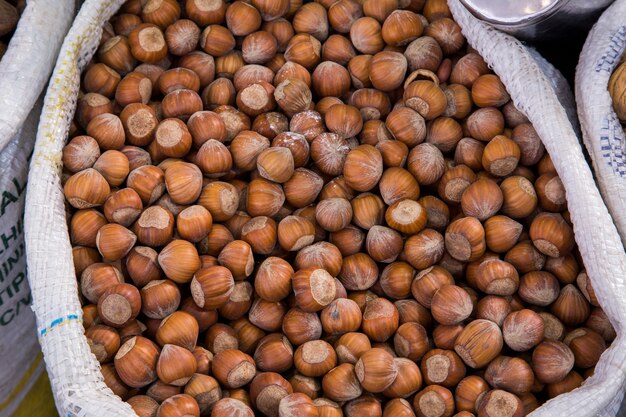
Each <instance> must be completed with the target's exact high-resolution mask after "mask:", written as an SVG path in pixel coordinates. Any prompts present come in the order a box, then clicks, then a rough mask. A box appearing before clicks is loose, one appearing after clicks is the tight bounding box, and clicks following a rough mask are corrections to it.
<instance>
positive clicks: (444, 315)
mask: <svg viewBox="0 0 626 417" xmlns="http://www.w3.org/2000/svg"><path fill="white" fill-rule="evenodd" d="M430 308H431V313H432V315H433V318H434V319H435V320H437V322H439V323H440V324H444V325H452V324H457V323H461V322H462V321H464V320H465V319H466V318H468V317H469V316H470V314H472V310H473V305H472V300H471V299H470V296H469V294H468V293H467V291H465V290H464V289H463V288H461V287H458V286H456V285H451V284H445V285H443V286H441V287H440V288H439V289H438V290H437V292H435V294H434V295H433V297H432V300H431V306H430ZM443 385H444V386H445V384H443Z"/></svg>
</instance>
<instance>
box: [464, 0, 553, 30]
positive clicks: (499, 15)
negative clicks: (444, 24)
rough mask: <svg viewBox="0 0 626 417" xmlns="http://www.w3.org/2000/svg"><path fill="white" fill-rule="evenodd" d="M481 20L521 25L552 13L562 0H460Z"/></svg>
mask: <svg viewBox="0 0 626 417" xmlns="http://www.w3.org/2000/svg"><path fill="white" fill-rule="evenodd" d="M461 2H462V3H463V4H464V5H465V7H467V9H468V10H469V11H470V12H472V14H474V15H475V16H476V17H478V18H479V19H481V20H484V21H487V22H490V23H495V24H500V25H516V26H517V25H523V24H529V23H532V22H535V21H536V20H541V19H543V18H545V17H546V15H550V14H552V12H554V11H555V9H556V8H557V7H558V6H559V3H563V0H461Z"/></svg>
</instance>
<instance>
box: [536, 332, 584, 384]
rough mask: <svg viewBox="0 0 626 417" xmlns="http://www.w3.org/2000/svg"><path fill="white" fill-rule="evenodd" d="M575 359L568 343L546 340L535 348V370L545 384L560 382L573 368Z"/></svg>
mask: <svg viewBox="0 0 626 417" xmlns="http://www.w3.org/2000/svg"><path fill="white" fill-rule="evenodd" d="M574 360H575V359H574V354H573V353H572V351H571V349H570V348H569V347H567V345H566V344H564V343H561V342H558V341H544V342H542V343H541V344H539V345H538V346H537V347H535V349H534V350H533V356H532V366H533V371H534V372H535V376H536V377H537V379H538V380H539V381H540V382H543V383H544V384H551V383H554V382H559V381H561V380H563V378H565V377H566V376H567V374H568V373H569V372H570V371H571V370H572V368H573V367H574Z"/></svg>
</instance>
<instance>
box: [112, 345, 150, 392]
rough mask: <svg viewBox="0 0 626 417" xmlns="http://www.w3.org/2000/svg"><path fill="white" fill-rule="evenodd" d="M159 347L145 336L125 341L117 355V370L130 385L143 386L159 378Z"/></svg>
mask: <svg viewBox="0 0 626 417" xmlns="http://www.w3.org/2000/svg"><path fill="white" fill-rule="evenodd" d="M159 353H160V351H159V348H158V347H157V346H156V345H155V344H154V343H152V342H151V341H150V340H149V339H146V338H145V337H141V336H136V337H133V338H132V339H130V340H128V341H127V342H126V343H124V344H123V345H122V346H121V347H120V349H119V350H118V351H117V354H116V355H115V371H116V372H117V374H118V375H119V377H120V379H121V380H122V381H123V382H124V383H125V384H126V385H128V386H130V387H133V388H141V387H145V386H146V385H148V384H150V383H151V382H153V381H155V380H156V379H157V373H156V366H157V359H158V356H159Z"/></svg>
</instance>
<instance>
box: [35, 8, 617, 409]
mask: <svg viewBox="0 0 626 417" xmlns="http://www.w3.org/2000/svg"><path fill="white" fill-rule="evenodd" d="M122 3H123V0H112V1H102V0H87V1H86V2H85V4H84V5H83V8H82V9H81V11H80V13H79V15H78V17H77V19H76V21H75V23H74V25H73V27H72V29H71V30H70V32H69V34H68V36H67V38H66V40H65V43H64V45H63V48H62V51H61V54H60V57H59V60H58V62H57V67H56V69H55V71H54V74H53V77H52V82H51V84H50V88H49V90H48V93H47V95H46V100H45V104H44V111H43V113H42V119H41V123H40V127H39V131H38V134H37V143H36V146H35V152H34V155H33V159H32V163H31V172H30V181H31V182H30V184H29V189H28V196H27V211H26V224H25V227H26V240H27V254H28V262H29V271H30V277H29V279H30V280H31V286H32V291H33V298H34V308H35V312H36V315H37V323H38V326H39V331H40V334H41V338H40V341H41V344H42V347H43V352H44V355H45V360H46V364H47V367H48V372H49V375H50V379H51V382H52V386H53V391H54V393H55V397H56V399H57V408H58V410H59V413H60V414H61V415H63V416H92V415H93V416H96V415H97V416H102V417H113V416H120V417H121V416H125V417H126V416H134V413H133V412H132V410H131V409H130V407H129V406H128V405H127V404H125V403H123V402H122V401H120V399H119V398H118V397H116V396H114V395H113V394H112V392H111V391H110V390H109V389H108V388H107V387H106V386H105V384H104V383H103V379H102V375H101V373H100V371H99V364H98V362H97V361H96V359H95V357H94V356H93V355H92V354H91V352H90V350H89V346H88V345H87V342H86V339H85V337H84V330H83V327H82V323H81V320H82V310H81V306H80V301H79V298H78V286H77V281H76V277H75V274H74V268H73V265H72V255H71V244H70V241H69V235H68V230H67V223H66V218H65V209H64V199H63V192H62V188H61V179H60V173H61V152H62V148H63V145H64V143H65V141H66V138H67V134H68V130H69V125H70V121H71V120H72V117H73V114H74V108H75V106H76V99H77V95H78V89H79V82H80V72H81V71H82V69H83V68H84V66H85V65H86V63H87V62H88V61H89V59H90V58H91V57H92V56H93V54H94V52H95V50H96V47H97V45H98V41H99V39H100V35H101V27H102V25H103V24H104V22H106V21H107V20H108V19H109V18H110V17H111V16H112V15H113V13H114V12H115V11H116V10H117V8H119V6H120V5H121V4H122ZM449 4H450V7H451V9H452V10H453V13H454V15H455V19H456V20H457V21H458V22H459V24H460V25H461V26H462V28H463V29H464V34H465V36H466V37H467V38H468V40H469V42H470V44H471V45H472V46H474V47H475V48H476V49H477V50H478V51H479V52H480V53H481V54H482V55H483V57H484V58H485V60H486V61H487V62H488V63H489V64H490V65H491V66H492V68H493V69H494V70H495V72H496V73H498V75H500V77H501V78H502V80H503V82H504V83H505V84H506V86H507V88H508V90H509V92H510V93H511V96H512V97H513V99H514V101H515V104H516V105H517V106H518V108H520V109H521V110H522V111H524V112H525V113H526V114H527V115H528V117H529V119H530V120H531V122H532V123H533V125H534V126H535V128H536V129H537V131H538V133H539V134H540V135H541V137H542V138H543V140H544V143H545V145H546V148H547V149H548V151H549V152H550V154H551V155H552V157H553V161H554V163H555V165H556V166H557V170H558V172H559V174H560V176H561V179H562V181H563V183H564V185H565V187H566V190H567V197H568V201H569V204H568V207H569V210H570V213H571V216H572V219H573V220H574V229H575V232H576V240H577V242H578V244H579V247H580V251H581V253H582V255H583V257H584V258H585V263H586V266H587V272H588V274H589V276H590V277H591V278H592V279H593V280H594V287H595V288H596V293H597V296H598V297H599V299H600V300H601V302H602V305H603V306H604V308H605V310H606V313H607V314H608V315H609V317H610V318H611V320H612V321H613V323H614V324H615V327H616V330H617V331H618V334H619V337H618V339H617V340H616V342H615V343H614V344H613V346H612V347H611V348H610V349H609V350H607V352H606V353H605V354H604V355H603V356H602V358H601V361H600V362H599V363H598V365H597V367H596V374H595V376H594V377H592V378H591V379H589V380H588V382H587V383H586V384H585V386H584V387H583V388H580V389H578V390H576V391H574V392H573V393H570V394H567V395H563V396H560V397H558V398H556V399H554V400H552V401H550V402H548V403H547V404H546V405H544V406H543V407H541V408H540V409H538V410H537V411H535V412H534V413H533V415H534V416H551V417H553V416H561V415H569V416H590V415H596V414H598V415H614V414H615V410H616V407H617V405H618V404H619V401H620V400H621V397H622V389H623V382H624V378H625V377H626V373H625V372H623V371H622V370H621V369H622V368H621V367H622V363H624V362H625V360H624V359H625V358H624V356H626V352H625V350H624V349H621V352H620V349H619V348H620V347H623V345H624V343H625V342H624V336H623V335H622V326H621V323H622V317H625V314H626V311H625V310H626V306H625V304H624V303H623V302H622V301H621V299H619V298H618V296H617V294H620V293H622V294H626V292H625V291H624V290H623V288H622V286H623V284H622V283H620V282H619V280H618V279H617V278H618V277H620V276H621V277H623V276H624V275H625V274H626V256H625V254H624V251H623V247H622V245H621V242H620V241H619V236H618V234H617V230H616V229H615V226H614V225H613V222H612V220H611V218H610V216H609V213H608V211H607V209H606V207H605V206H604V203H603V201H602V199H601V197H600V193H599V191H598V190H597V188H596V185H595V183H594V181H593V178H592V175H591V171H590V169H589V167H588V166H587V164H586V162H585V160H584V157H583V154H582V150H581V148H580V145H579V142H578V137H577V135H576V132H575V130H574V128H573V127H572V123H571V122H570V121H569V120H568V111H569V116H571V117H575V116H574V115H575V112H574V107H573V101H572V100H571V93H570V92H569V91H568V88H567V86H566V84H565V82H564V80H563V79H562V77H561V76H560V75H559V74H558V72H556V70H554V68H552V67H550V66H549V65H548V64H547V63H546V62H545V61H544V60H543V59H540V58H538V61H539V62H540V63H541V67H540V66H539V65H538V64H537V62H538V61H535V59H534V58H533V56H536V53H533V52H530V51H529V50H528V49H527V48H526V47H524V46H523V45H522V44H520V43H519V42H517V41H516V40H514V39H513V38H511V37H510V36H508V35H504V34H502V33H500V32H498V31H496V30H494V29H492V28H490V27H488V26H487V25H485V24H483V23H481V22H479V21H477V20H476V19H475V18H474V17H472V16H471V15H470V14H469V13H468V12H467V11H466V10H465V9H464V8H463V7H462V6H461V5H460V3H459V1H458V0H449ZM541 68H544V69H541ZM555 91H557V92H558V93H559V95H560V96H562V97H563V98H564V101H566V102H567V103H569V104H567V105H566V108H568V109H569V110H566V108H564V106H563V105H562V104H561V103H560V102H559V100H558V98H557V94H555ZM592 399H593V400H592Z"/></svg>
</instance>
